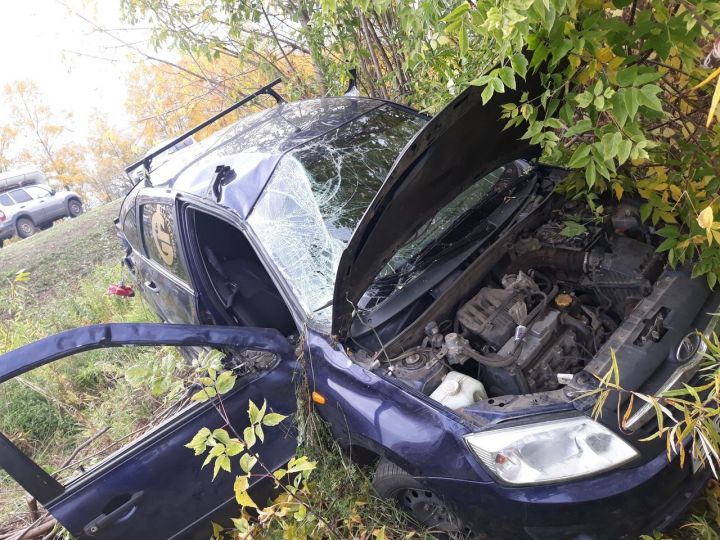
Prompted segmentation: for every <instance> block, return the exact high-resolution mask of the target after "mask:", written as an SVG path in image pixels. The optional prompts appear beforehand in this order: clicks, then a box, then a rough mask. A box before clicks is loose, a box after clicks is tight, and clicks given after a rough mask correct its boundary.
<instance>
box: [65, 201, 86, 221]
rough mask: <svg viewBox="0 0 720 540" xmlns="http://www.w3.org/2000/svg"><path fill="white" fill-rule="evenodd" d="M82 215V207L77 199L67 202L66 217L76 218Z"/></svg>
mask: <svg viewBox="0 0 720 540" xmlns="http://www.w3.org/2000/svg"><path fill="white" fill-rule="evenodd" d="M82 213H83V205H82V203H81V202H80V201H79V200H77V199H70V200H69V201H68V215H69V216H70V217H71V218H76V217H78V216H79V215H80V214H82Z"/></svg>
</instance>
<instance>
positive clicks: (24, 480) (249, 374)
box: [0, 323, 296, 540]
mask: <svg viewBox="0 0 720 540" xmlns="http://www.w3.org/2000/svg"><path fill="white" fill-rule="evenodd" d="M128 345H132V346H133V347H132V348H125V347H126V346H128ZM182 345H193V346H202V347H209V348H212V350H213V352H212V353H210V355H209V356H207V357H205V358H204V359H203V360H201V361H200V362H198V363H197V364H194V365H188V364H186V363H185V362H183V361H182V360H181V359H180V356H179V355H178V354H177V353H175V352H174V351H175V350H176V347H178V346H182ZM78 351H82V352H78ZM215 351H217V352H215ZM138 352H139V354H138ZM209 367H212V368H213V369H214V370H216V371H210V369H209ZM295 368H296V360H295V356H294V354H293V348H292V345H291V344H290V342H289V341H288V340H287V339H286V338H284V337H283V336H282V335H281V334H279V333H278V332H277V331H273V330H268V329H258V328H252V329H238V328H231V327H216V326H200V325H192V326H191V325H164V324H132V323H130V324H127V323H126V324H108V325H97V326H90V327H85V328H78V329H75V330H70V331H66V332H63V333H61V334H57V335H55V336H50V337H48V338H45V339H43V340H40V341H39V342H35V343H31V344H29V345H26V346H24V347H21V348H20V349H16V350H14V351H11V352H9V353H7V354H5V355H3V356H0V383H2V384H0V420H1V421H2V424H1V425H0V482H1V483H2V485H3V497H9V496H10V493H9V492H6V491H5V486H6V485H8V483H9V480H8V479H7V478H5V477H4V473H3V472H2V469H5V471H7V473H9V474H10V476H11V477H12V478H13V479H14V480H15V481H16V482H17V483H18V484H19V485H20V486H23V487H24V488H25V489H26V490H27V491H28V492H29V493H30V494H31V495H32V496H34V497H36V499H37V500H38V502H40V503H41V504H43V505H44V506H45V508H46V509H47V510H48V511H49V512H50V513H51V514H52V515H53V516H55V517H56V518H57V519H58V520H59V521H60V522H61V523H62V525H64V526H65V527H66V528H67V529H68V530H69V531H70V532H71V533H72V534H73V535H74V536H75V537H83V538H87V537H89V536H92V537H95V538H98V539H102V540H121V539H123V540H124V539H126V538H145V537H147V531H148V527H149V525H148V524H151V526H152V530H153V532H154V533H155V534H154V535H153V538H170V537H173V538H179V537H183V538H186V537H192V538H196V537H199V536H198V534H197V533H198V531H199V532H201V533H203V535H204V537H208V536H210V534H204V532H205V531H208V533H209V531H211V525H210V522H211V521H217V520H218V519H227V518H229V517H230V516H233V515H235V513H236V512H237V506H236V505H235V504H229V501H231V500H232V499H231V498H229V497H228V494H230V497H232V489H233V482H234V475H231V474H223V475H218V477H217V478H215V479H213V475H212V471H211V470H210V468H202V467H201V465H202V459H200V458H198V457H197V456H196V455H194V452H193V451H191V450H190V449H188V448H187V447H186V445H187V444H188V443H189V442H190V440H191V439H192V438H193V437H194V435H195V434H196V433H197V432H198V431H199V430H200V429H202V428H208V429H210V430H211V431H212V430H214V429H218V428H225V429H233V430H235V431H237V432H243V431H244V430H245V429H247V427H248V426H249V425H250V420H249V417H248V413H247V411H248V403H249V402H250V401H253V402H254V403H256V404H258V405H260V404H262V403H263V402H264V401H265V400H266V401H267V407H268V410H269V411H273V412H277V413H279V414H282V415H284V416H288V415H290V414H292V413H293V412H294V410H295V407H296V397H295V395H294V391H293V390H294V379H293V373H294V370H295ZM230 372H232V373H233V374H234V375H235V379H234V380H233V381H231V382H230V385H231V386H230V388H226V389H225V390H222V391H220V390H219V388H220V386H219V384H220V379H219V378H218V379H217V384H218V386H217V387H213V388H218V392H221V393H222V398H221V403H222V409H223V411H225V413H224V414H226V416H224V415H221V414H219V413H218V410H217V409H216V407H217V406H218V404H219V403H220V399H219V398H217V399H216V398H213V399H212V400H211V401H207V400H205V401H198V400H196V399H192V398H193V396H195V395H196V394H198V393H203V392H205V390H204V389H203V386H202V384H207V383H202V384H199V385H198V384H197V382H198V381H200V382H202V381H203V380H204V379H203V377H207V376H211V374H213V373H218V374H222V373H230ZM271 372H272V373H271ZM219 376H221V375H218V377H219ZM202 397H212V395H210V394H207V393H204V394H202ZM118 403H123V404H124V405H123V406H122V407H118V406H117V404H118ZM11 406H12V407H14V409H13V410H11V411H4V410H3V407H6V408H7V407H11ZM226 418H229V419H231V420H230V422H231V425H232V428H228V424H227V420H226ZM295 448H296V439H295V438H294V437H293V436H288V431H287V429H273V430H267V431H266V432H265V439H264V443H263V446H262V447H260V446H258V449H257V452H258V454H259V456H260V457H261V459H266V461H267V462H268V463H285V462H287V460H288V459H290V457H291V456H292V455H294V453H295ZM258 480H259V478H258V479H256V480H254V481H258ZM17 494H18V495H20V496H22V491H21V490H20V488H18V491H17ZM19 500H21V501H22V497H21V498H20V499H19ZM111 517H112V519H111ZM190 528H193V529H194V532H195V533H196V534H193V535H189V534H185V533H187V532H188V531H189V530H190Z"/></svg>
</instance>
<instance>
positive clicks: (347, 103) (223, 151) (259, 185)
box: [149, 97, 417, 218]
mask: <svg viewBox="0 0 720 540" xmlns="http://www.w3.org/2000/svg"><path fill="white" fill-rule="evenodd" d="M383 105H390V106H393V107H398V108H402V109H406V110H407V111H408V112H410V113H411V114H417V113H416V112H415V111H412V109H408V108H405V107H403V106H402V105H398V104H395V103H390V102H386V101H383V100H379V99H373V98H361V97H324V98H318V99H310V100H304V101H297V102H293V103H281V104H279V105H278V106H276V107H273V108H271V109H267V110H264V111H261V112H259V113H256V114H253V115H249V116H246V117H244V118H241V119H240V120H239V121H238V122H236V123H234V124H232V125H230V126H228V127H227V128H224V129H223V130H221V131H219V132H217V133H215V134H213V135H211V136H210V137H208V138H206V139H204V140H202V141H201V142H199V143H197V144H192V145H189V146H187V147H185V148H182V149H180V150H178V151H177V152H176V153H175V154H174V156H173V158H172V159H169V160H167V161H164V162H163V163H161V164H159V165H158V166H156V167H155V168H154V169H152V170H151V172H150V175H149V176H150V184H151V185H152V186H153V187H167V188H171V189H173V190H175V191H177V192H182V193H190V194H193V195H197V196H200V197H203V198H207V199H210V200H212V201H214V202H217V203H220V204H223V205H224V206H228V207H230V208H232V209H234V210H235V211H236V212H237V213H238V214H240V216H241V217H243V218H246V217H247V216H248V215H249V213H250V211H251V210H252V208H253V206H254V205H255V202H256V201H257V199H258V198H259V197H260V195H261V194H262V192H263V190H264V189H265V185H266V183H267V181H268V179H269V178H270V176H271V174H272V172H273V171H274V169H275V166H276V165H277V163H278V161H279V160H280V158H281V157H282V156H283V155H284V154H286V153H287V152H289V151H292V150H293V149H295V148H297V147H299V146H301V145H303V144H304V143H307V142H309V141H311V140H313V139H316V138H317V137H320V136H322V135H324V134H326V133H328V132H330V131H332V130H334V129H337V128H338V127H340V126H342V125H344V124H346V123H348V122H351V121H352V120H354V119H356V118H359V117H361V116H363V115H365V114H367V113H368V112H370V111H372V110H374V109H377V108H379V107H382V106H383ZM221 166H222V167H229V168H231V169H232V171H231V172H230V173H229V174H226V176H225V177H224V178H223V179H222V180H220V182H219V183H220V184H222V185H221V186H218V185H215V184H218V182H217V169H218V167H221ZM214 188H215V189H214Z"/></svg>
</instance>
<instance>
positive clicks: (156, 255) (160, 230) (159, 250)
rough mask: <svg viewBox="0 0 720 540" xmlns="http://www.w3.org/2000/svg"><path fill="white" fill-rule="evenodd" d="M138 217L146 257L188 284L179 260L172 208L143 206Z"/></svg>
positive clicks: (152, 204) (155, 204) (183, 267)
mask: <svg viewBox="0 0 720 540" xmlns="http://www.w3.org/2000/svg"><path fill="white" fill-rule="evenodd" d="M140 215H141V216H142V217H141V220H142V223H141V226H142V237H143V238H142V239H143V245H144V247H145V253H146V254H147V256H148V257H150V258H151V259H152V260H153V261H155V262H157V263H158V264H160V265H161V266H163V267H165V268H166V269H167V270H169V271H170V272H172V273H173V274H174V275H175V276H177V277H178V278H180V279H182V280H183V281H185V282H188V283H189V282H190V279H189V277H188V273H187V269H186V268H185V266H184V265H183V262H182V260H181V259H180V249H179V246H178V242H177V236H176V234H175V223H174V222H175V219H174V215H173V206H172V205H169V204H160V203H151V204H144V205H142V206H141V207H140Z"/></svg>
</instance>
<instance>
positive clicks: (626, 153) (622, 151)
mask: <svg viewBox="0 0 720 540" xmlns="http://www.w3.org/2000/svg"><path fill="white" fill-rule="evenodd" d="M631 150H632V142H631V141H629V140H628V139H624V140H622V141H620V144H618V148H617V160H618V165H622V164H623V163H625V162H626V161H627V160H628V158H629V157H630V151H631Z"/></svg>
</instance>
